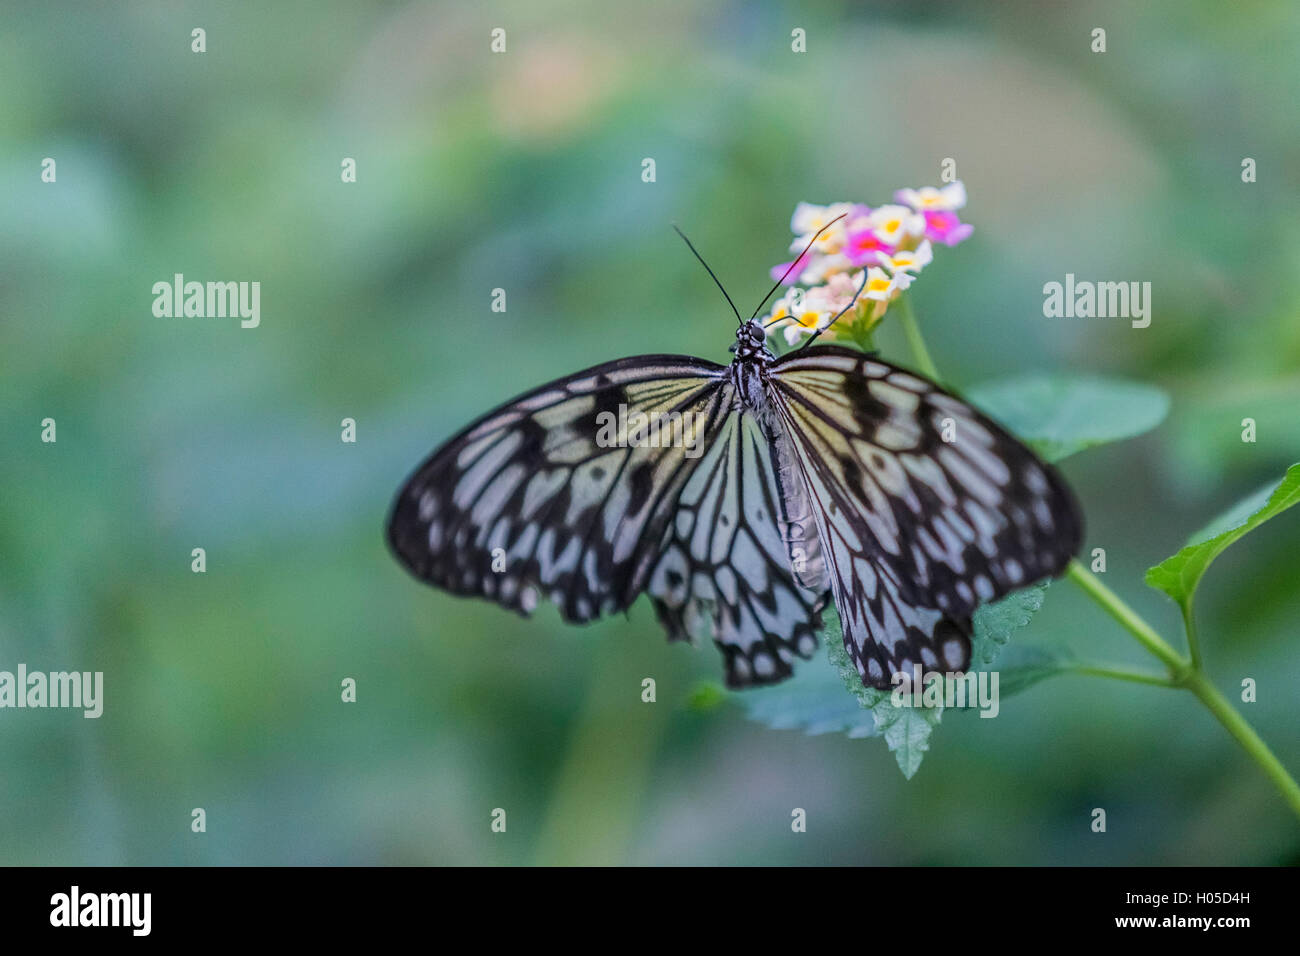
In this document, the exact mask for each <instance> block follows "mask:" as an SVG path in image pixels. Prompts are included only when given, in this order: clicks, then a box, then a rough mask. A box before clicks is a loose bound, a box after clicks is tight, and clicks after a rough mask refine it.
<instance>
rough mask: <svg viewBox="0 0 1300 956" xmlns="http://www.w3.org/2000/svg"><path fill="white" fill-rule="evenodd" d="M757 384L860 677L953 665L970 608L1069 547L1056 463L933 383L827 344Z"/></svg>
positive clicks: (885, 682)
mask: <svg viewBox="0 0 1300 956" xmlns="http://www.w3.org/2000/svg"><path fill="white" fill-rule="evenodd" d="M769 382H770V384H769V388H768V396H769V399H770V401H771V403H772V405H773V408H774V409H775V410H776V412H777V414H778V416H779V419H780V421H781V423H782V425H783V426H784V428H785V430H786V433H787V434H788V435H789V438H790V443H791V446H792V447H793V450H794V457H795V460H796V462H797V464H798V467H799V472H800V474H801V475H802V477H803V479H804V481H805V483H806V485H807V489H808V493H809V495H810V497H811V498H812V500H813V502H814V503H815V507H814V508H813V509H812V510H813V514H814V517H815V519H816V523H817V530H818V533H819V535H820V537H821V543H822V547H823V549H824V551H825V554H826V559H827V563H828V565H829V566H830V569H831V572H832V573H831V575H830V577H831V588H832V592H833V593H834V597H835V603H836V606H837V608H838V610H839V612H840V617H841V621H842V624H843V630H844V643H845V647H846V649H847V650H848V652H849V655H850V657H851V658H852V659H853V661H854V663H855V664H856V666H857V668H858V672H859V673H860V674H861V676H862V680H863V683H864V684H866V685H868V686H871V687H877V688H889V687H890V686H891V677H892V675H893V674H894V673H897V672H900V671H901V672H907V673H909V674H910V673H911V670H912V667H913V666H920V668H921V669H922V671H926V672H928V671H934V670H946V671H960V670H965V669H966V668H967V667H968V666H969V663H970V639H969V638H970V633H971V625H970V616H971V614H972V612H973V611H974V610H975V608H976V607H977V606H978V605H980V604H982V603H985V602H987V601H992V600H995V599H996V598H998V597H1001V596H1002V595H1004V594H1007V593H1008V592H1010V591H1013V590H1015V589H1017V588H1020V587H1024V586H1026V585H1028V584H1032V583H1033V582H1035V581H1037V580H1040V579H1042V578H1045V577H1050V576H1054V575H1057V574H1060V573H1061V571H1062V570H1063V569H1064V568H1065V565H1066V564H1067V563H1068V562H1069V560H1070V558H1071V557H1072V556H1073V554H1074V553H1075V552H1076V551H1077V550H1078V548H1079V544H1080V541H1081V538H1082V518H1081V516H1080V514H1079V509H1078V506H1077V504H1076V503H1075V500H1074V497H1073V495H1072V494H1071V492H1070V490H1069V489H1068V487H1067V486H1066V485H1065V483H1064V481H1063V480H1062V479H1061V478H1060V476H1059V475H1058V474H1057V472H1056V470H1055V469H1054V468H1052V467H1051V466H1050V465H1047V464H1044V463H1043V462H1041V461H1039V460H1038V459H1037V458H1036V457H1035V456H1034V454H1033V453H1032V452H1031V451H1030V450H1029V449H1028V448H1026V447H1025V446H1024V445H1023V444H1021V443H1020V442H1019V441H1017V440H1016V439H1015V438H1013V437H1011V436H1010V435H1008V434H1007V433H1006V432H1005V431H1004V430H1003V429H1002V428H1000V427H999V426H998V425H996V424H995V423H994V422H992V421H991V420H990V419H988V418H987V417H985V416H984V415H982V414H980V413H979V412H978V411H976V410H975V409H974V408H972V407H971V406H969V405H967V404H966V403H965V402H963V401H961V400H960V399H958V398H956V397H954V396H953V395H950V394H948V393H947V392H945V391H943V390H942V389H941V388H939V386H937V385H935V384H934V383H932V382H928V381H926V380H924V379H922V378H920V377H918V376H916V375H913V374H911V373H909V372H906V371H904V370H902V369H899V368H897V367H895V366H892V365H889V364H888V363H886V362H882V361H880V360H879V359H878V358H875V357H874V356H868V355H864V354H863V353H861V352H856V351H853V350H851V349H845V348H840V347H836V346H814V347H809V348H806V349H802V350H799V351H797V352H793V353H791V354H790V355H788V356H785V357H783V358H781V359H779V360H778V361H777V362H775V363H774V364H773V365H772V367H771V369H770V374H769Z"/></svg>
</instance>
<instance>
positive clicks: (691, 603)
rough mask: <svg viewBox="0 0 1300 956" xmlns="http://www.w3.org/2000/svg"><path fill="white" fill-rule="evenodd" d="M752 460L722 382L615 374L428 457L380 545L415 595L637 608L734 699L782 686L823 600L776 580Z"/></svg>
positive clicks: (668, 361) (767, 506)
mask: <svg viewBox="0 0 1300 956" xmlns="http://www.w3.org/2000/svg"><path fill="white" fill-rule="evenodd" d="M639 415H644V416H645V418H644V419H638V416H639ZM611 419H613V420H614V421H615V422H617V423H618V424H617V425H615V427H614V429H613V431H612V433H611V432H609V431H605V432H602V428H608V424H607V423H608V422H609V421H610V420H611ZM638 420H639V421H642V422H648V421H656V422H658V423H659V425H658V427H657V428H656V429H655V430H654V431H652V432H650V433H648V434H647V433H645V432H644V430H643V431H638V430H637V425H636V422H637V421H638ZM611 437H612V438H613V439H614V440H613V441H611ZM765 451H766V443H765V442H764V441H763V440H762V435H761V434H760V433H759V431H758V429H757V427H756V425H755V421H754V419H753V418H752V416H751V415H750V414H748V413H745V412H744V411H742V410H741V409H740V407H739V403H738V401H737V396H736V389H735V386H734V385H733V384H732V383H731V381H730V380H729V378H728V377H727V375H726V370H725V369H724V368H723V367H722V366H719V365H715V364H713V363H710V362H706V361H703V360H700V359H693V358H687V357H679V356H644V357H640V358H631V359H623V360H621V361H617V362H611V363H608V364H605V365H600V366H596V367H595V368H591V369H588V370H586V371H583V372H579V373H577V374H576V375H573V376H570V377H568V378H565V379H562V380H560V381H557V382H553V383H551V384H550V385H546V386H543V387H542V388H539V389H537V390H535V391H533V392H530V393H528V394H526V395H523V396H521V397H520V398H517V399H515V400H514V401H513V402H510V403H507V404H506V405H504V406H502V407H501V408H499V409H497V410H496V411H494V412H491V413H489V414H488V415H486V416H484V417H483V418H481V419H480V420H479V421H477V422H475V423H474V424H472V425H470V426H469V427H468V428H467V429H465V430H464V431H463V432H461V433H460V434H459V435H457V436H456V437H455V438H453V439H451V440H450V441H448V442H447V443H446V444H445V445H443V446H442V447H441V448H439V449H438V450H437V451H435V452H434V453H433V454H432V455H431V456H430V457H429V458H428V459H427V460H426V461H425V462H424V463H423V464H422V465H421V466H420V467H419V468H418V469H416V471H415V473H414V474H413V475H412V476H411V477H410V478H409V479H408V481H407V482H406V484H405V485H404V486H403V487H402V489H401V490H400V491H399V492H398V496H397V499H396V501H395V502H394V505H393V508H392V512H391V514H390V516H389V520H388V529H387V534H388V542H389V545H390V547H391V549H392V551H393V553H394V554H395V555H396V556H397V558H398V560H399V561H400V562H401V563H402V564H403V565H404V566H405V567H406V568H407V569H408V570H409V571H410V572H411V573H412V574H413V575H415V577H417V578H419V579H420V580H422V581H425V582H427V583H429V584H432V585H435V586H437V587H440V588H443V589H445V590H447V591H450V592H452V593H454V594H459V595H471V596H478V597H483V598H487V599H489V600H492V601H495V602H496V603H498V604H500V605H502V606H504V607H506V608H509V609H511V610H514V611H516V612H518V613H520V614H524V615H527V614H529V613H531V612H532V610H533V609H534V608H535V607H536V605H537V602H538V599H539V598H541V597H545V598H549V599H550V600H551V601H553V602H554V603H555V604H557V605H558V606H559V609H560V613H561V615H562V616H563V617H564V618H565V619H566V620H568V621H571V622H586V621H590V620H593V619H594V618H596V617H598V616H602V615H607V614H610V613H613V612H616V611H620V610H624V609H626V608H627V607H629V606H630V605H631V604H632V602H633V601H634V600H635V599H636V597H637V595H638V594H639V593H641V592H642V591H646V592H647V593H648V594H649V595H650V597H651V599H652V601H653V603H654V606H655V610H656V612H657V613H658V616H659V619H660V621H661V622H662V623H663V624H664V626H665V627H666V629H667V630H668V634H669V638H670V639H675V640H680V639H690V640H692V641H694V640H697V639H699V638H702V637H708V638H711V639H713V640H714V641H715V642H716V643H717V644H718V646H719V648H720V649H721V650H722V652H723V655H724V658H725V661H726V667H727V680H728V683H729V684H730V685H731V686H736V687H739V686H745V685H748V684H753V683H764V682H768V681H774V680H780V679H782V678H783V677H786V676H789V674H790V672H791V668H790V661H791V659H792V658H793V657H794V656H805V657H806V656H808V655H809V654H810V653H811V652H812V649H813V648H814V647H815V646H816V639H815V637H814V635H813V629H814V628H815V627H816V626H817V624H818V623H819V612H820V609H821V607H822V604H823V602H824V592H823V594H821V595H818V594H811V593H809V592H805V591H803V590H802V589H800V588H798V587H797V586H795V584H794V583H793V580H792V578H791V576H790V573H789V564H788V561H787V558H786V546H785V543H784V541H783V540H782V538H781V534H780V531H779V530H778V523H777V521H778V518H777V511H776V509H775V507H774V504H773V497H774V495H775V486H774V483H773V479H772V466H771V459H770V457H769V456H767V455H766V454H765Z"/></svg>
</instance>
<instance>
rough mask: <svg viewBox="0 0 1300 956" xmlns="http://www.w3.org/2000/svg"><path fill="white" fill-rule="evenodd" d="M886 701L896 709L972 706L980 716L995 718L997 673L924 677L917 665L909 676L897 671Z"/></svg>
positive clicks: (970, 672)
mask: <svg viewBox="0 0 1300 956" xmlns="http://www.w3.org/2000/svg"><path fill="white" fill-rule="evenodd" d="M892 680H893V684H894V689H893V690H892V691H891V692H890V695H889V699H890V702H891V703H893V705H894V706H895V707H975V708H978V709H979V712H980V716H981V717H996V716H997V715H998V711H999V710H1000V709H1001V705H1000V703H999V700H998V682H999V676H998V672H997V671H966V672H965V673H964V674H959V673H955V672H952V671H949V672H947V673H943V672H940V671H929V672H927V673H926V674H925V675H924V676H922V674H921V668H920V667H919V666H915V665H914V666H913V667H912V670H911V673H909V672H907V671H898V672H897V673H895V674H894V676H893V678H892Z"/></svg>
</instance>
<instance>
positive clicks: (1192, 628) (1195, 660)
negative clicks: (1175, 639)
mask: <svg viewBox="0 0 1300 956" xmlns="http://www.w3.org/2000/svg"><path fill="white" fill-rule="evenodd" d="M1178 606H1179V608H1180V609H1181V610H1182V612H1183V630H1184V631H1186V632H1187V650H1188V651H1189V652H1190V653H1191V655H1192V670H1194V671H1199V670H1200V669H1201V644H1200V641H1199V640H1198V639H1197V637H1196V621H1195V620H1194V619H1193V618H1192V600H1191V598H1188V599H1187V600H1185V601H1179V602H1178Z"/></svg>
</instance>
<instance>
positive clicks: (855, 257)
mask: <svg viewBox="0 0 1300 956" xmlns="http://www.w3.org/2000/svg"><path fill="white" fill-rule="evenodd" d="M895 249H896V247H895V246H891V245H890V244H889V243H887V242H885V241H884V240H882V239H880V238H879V237H878V236H877V235H876V231H875V230H874V229H872V228H870V227H869V226H868V227H866V228H863V229H858V230H855V231H853V232H850V233H849V240H848V242H846V243H845V244H844V249H843V253H844V257H845V258H846V259H848V260H849V262H850V263H851V264H852V265H854V266H865V265H868V264H870V265H875V263H876V253H878V252H883V253H885V254H887V255H893V254H894V251H895Z"/></svg>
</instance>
